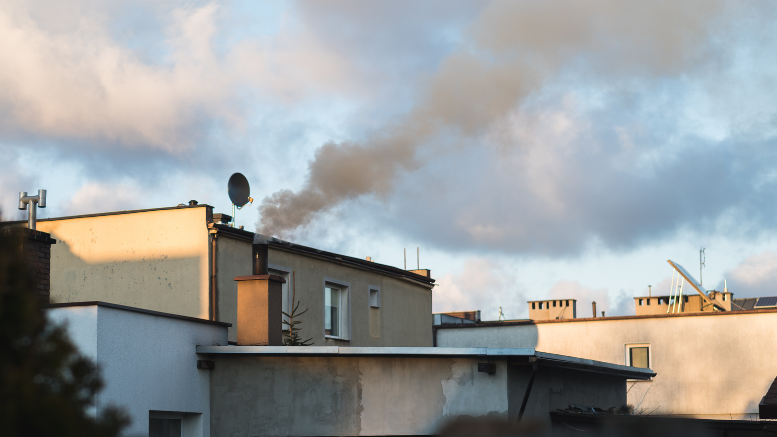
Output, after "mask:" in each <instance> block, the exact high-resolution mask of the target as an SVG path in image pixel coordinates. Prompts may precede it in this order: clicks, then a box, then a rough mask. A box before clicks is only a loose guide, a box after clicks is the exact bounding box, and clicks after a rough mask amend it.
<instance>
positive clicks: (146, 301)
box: [38, 207, 210, 319]
mask: <svg viewBox="0 0 777 437" xmlns="http://www.w3.org/2000/svg"><path fill="white" fill-rule="evenodd" d="M206 214H207V208H205V207H198V208H180V209H168V210H158V211H146V212H140V213H128V214H117V215H103V216H96V217H82V218H72V219H52V220H47V221H40V222H38V229H39V230H41V231H44V232H48V233H50V234H51V235H52V237H53V238H55V239H56V240H57V244H55V245H52V246H51V301H52V302H85V301H95V300H99V301H105V302H111V303H116V304H121V305H128V306H133V307H138V308H145V309H150V310H156V311H164V312H171V313H176V314H181V315H187V316H192V317H199V318H205V319H207V318H208V316H209V306H210V301H209V294H208V293H209V289H210V286H209V275H210V271H209V267H210V265H209V247H208V228H207V220H206Z"/></svg>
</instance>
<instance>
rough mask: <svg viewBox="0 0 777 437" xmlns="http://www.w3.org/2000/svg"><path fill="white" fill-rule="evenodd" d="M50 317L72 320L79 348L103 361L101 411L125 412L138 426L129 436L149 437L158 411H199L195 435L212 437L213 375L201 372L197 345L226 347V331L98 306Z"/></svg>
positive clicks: (192, 420) (191, 420) (55, 311)
mask: <svg viewBox="0 0 777 437" xmlns="http://www.w3.org/2000/svg"><path fill="white" fill-rule="evenodd" d="M49 316H50V317H51V319H52V320H56V321H60V322H67V323H68V330H69V332H70V335H71V338H73V340H74V342H75V343H76V345H77V346H78V347H79V349H81V350H82V352H83V353H84V354H86V355H89V356H92V357H94V356H96V357H97V363H98V364H99V366H100V367H101V369H102V375H103V379H104V381H105V382H106V386H105V388H104V389H103V390H102V392H100V394H99V396H98V399H97V408H98V409H102V408H105V407H107V406H108V405H118V406H121V407H123V408H125V409H126V411H127V412H128V413H129V414H130V416H131V418H132V424H131V425H130V427H128V428H127V429H126V430H125V433H124V435H126V436H147V435H148V417H149V411H152V410H155V411H169V412H179V413H193V414H190V415H189V416H187V420H186V424H188V425H189V435H192V436H197V437H199V436H208V435H210V371H208V370H199V369H197V367H196V362H197V359H198V356H197V354H196V347H197V345H215V344H218V345H226V344H227V328H226V327H224V326H219V325H215V324H208V323H200V322H194V321H188V320H181V319H176V318H171V317H166V316H161V315H152V314H146V313H140V312H135V311H129V310H123V309H117V308H111V307H105V306H96V305H93V306H85V307H63V308H52V309H50V310H49ZM95 340H96V341H95ZM200 358H202V357H200Z"/></svg>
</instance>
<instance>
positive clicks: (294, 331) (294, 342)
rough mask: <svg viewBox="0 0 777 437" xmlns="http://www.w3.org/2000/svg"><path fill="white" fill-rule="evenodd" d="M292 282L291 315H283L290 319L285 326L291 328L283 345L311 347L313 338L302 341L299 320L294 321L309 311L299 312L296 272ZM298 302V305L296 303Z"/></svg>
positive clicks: (292, 275)
mask: <svg viewBox="0 0 777 437" xmlns="http://www.w3.org/2000/svg"><path fill="white" fill-rule="evenodd" d="M291 278H292V280H291V282H292V287H291V288H292V292H291V305H292V309H291V313H290V314H287V313H285V312H283V311H281V312H283V315H284V316H286V317H288V318H289V320H288V321H286V320H284V321H283V324H284V325H288V327H289V333H288V334H287V335H286V338H284V339H283V345H284V346H311V345H312V344H313V343H308V342H309V341H310V340H312V338H309V339H307V340H305V341H302V337H300V335H299V330H300V328H298V327H297V325H299V324H301V323H302V322H300V321H299V320H294V318H295V317H299V316H301V315H303V314H305V313H306V312H308V310H307V309H305V310H304V311H302V312H301V313H298V312H297V311H298V310H299V301H297V278H296V276H295V275H294V272H292V273H291ZM295 302H296V303H295Z"/></svg>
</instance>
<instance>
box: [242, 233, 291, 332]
mask: <svg viewBox="0 0 777 437" xmlns="http://www.w3.org/2000/svg"><path fill="white" fill-rule="evenodd" d="M267 253H268V250H267V244H254V245H253V248H252V258H253V262H252V264H253V273H254V274H253V275H248V276H237V277H236V278H235V281H237V345H238V346H282V345H283V328H282V326H281V323H282V320H283V319H282V314H281V311H283V306H282V303H281V301H282V299H283V291H282V288H281V287H282V285H283V283H285V282H286V280H285V279H283V278H282V277H280V276H277V275H269V274H267Z"/></svg>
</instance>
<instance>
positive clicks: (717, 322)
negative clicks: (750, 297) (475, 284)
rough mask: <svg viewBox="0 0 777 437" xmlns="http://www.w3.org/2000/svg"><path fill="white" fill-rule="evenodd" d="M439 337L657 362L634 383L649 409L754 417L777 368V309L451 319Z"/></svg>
mask: <svg viewBox="0 0 777 437" xmlns="http://www.w3.org/2000/svg"><path fill="white" fill-rule="evenodd" d="M654 299H655V298H654ZM664 308H666V307H665V306H664ZM664 311H666V309H664ZM435 343H436V345H437V346H438V347H443V348H450V347H490V348H498V347H505V348H520V347H528V348H537V349H539V350H542V351H546V352H549V353H554V354H561V355H568V356H575V357H580V358H585V359H591V360H597V361H604V362H609V363H615V364H621V365H626V366H638V367H649V368H651V369H653V370H654V371H655V372H656V373H657V376H655V377H654V378H651V379H650V380H645V381H632V382H629V389H628V390H629V392H628V403H629V404H631V405H633V406H634V407H636V408H637V409H638V410H640V411H643V412H644V413H652V414H665V415H673V416H683V417H694V418H708V419H754V418H757V417H758V412H759V410H758V405H759V402H760V401H761V399H762V397H763V396H764V393H766V392H767V390H768V389H769V387H770V385H771V384H772V381H773V380H774V378H775V376H777V309H775V308H771V309H759V310H750V311H715V312H697V313H688V312H684V313H676V314H672V313H669V314H667V313H665V312H664V313H661V314H650V315H637V316H623V317H604V318H602V317H599V318H585V319H558V320H555V319H552V320H524V321H505V322H480V323H475V324H450V325H440V326H435Z"/></svg>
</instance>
